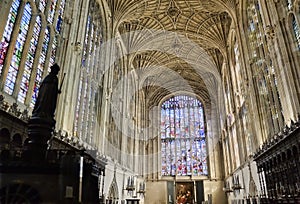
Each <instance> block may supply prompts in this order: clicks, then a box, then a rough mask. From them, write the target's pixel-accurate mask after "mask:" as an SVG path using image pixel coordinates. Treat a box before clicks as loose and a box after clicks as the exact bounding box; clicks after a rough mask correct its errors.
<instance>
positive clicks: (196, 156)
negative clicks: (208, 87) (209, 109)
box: [161, 96, 208, 176]
mask: <svg viewBox="0 0 300 204" xmlns="http://www.w3.org/2000/svg"><path fill="white" fill-rule="evenodd" d="M204 122H205V121H204V109H203V106H202V104H201V102H200V101H199V100H197V99H196V98H193V97H190V96H175V97H172V98H170V99H169V100H167V101H165V102H164V103H163V104H162V106H161V157H162V170H161V173H162V175H163V176H175V175H177V176H185V175H193V176H200V175H207V174H208V172H207V153H206V139H205V124H204Z"/></svg>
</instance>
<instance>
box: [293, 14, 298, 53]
mask: <svg viewBox="0 0 300 204" xmlns="http://www.w3.org/2000/svg"><path fill="white" fill-rule="evenodd" d="M292 25H293V30H294V36H295V39H296V43H297V47H298V49H300V30H299V26H298V24H297V21H296V18H295V16H294V15H292Z"/></svg>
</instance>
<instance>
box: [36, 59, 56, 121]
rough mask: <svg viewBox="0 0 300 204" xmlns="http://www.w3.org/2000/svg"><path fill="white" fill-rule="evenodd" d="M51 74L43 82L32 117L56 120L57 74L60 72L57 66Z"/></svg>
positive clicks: (53, 67) (52, 67) (52, 68)
mask: <svg viewBox="0 0 300 204" xmlns="http://www.w3.org/2000/svg"><path fill="white" fill-rule="evenodd" d="M50 69H51V71H50V73H49V74H48V75H47V76H46V77H45V79H44V80H43V81H42V84H41V86H40V88H39V93H38V97H37V100H36V103H35V106H34V108H33V111H32V117H37V118H43V119H46V120H49V121H53V120H54V112H55V109H56V103H57V95H58V94H59V93H60V91H59V90H58V78H57V74H58V72H59V70H60V68H59V66H58V65H57V64H54V65H52V66H51V67H50Z"/></svg>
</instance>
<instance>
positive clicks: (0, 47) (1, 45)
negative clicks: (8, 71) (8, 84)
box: [0, 0, 20, 74]
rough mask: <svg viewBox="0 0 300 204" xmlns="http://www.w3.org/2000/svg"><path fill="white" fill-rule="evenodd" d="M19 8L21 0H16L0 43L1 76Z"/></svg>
mask: <svg viewBox="0 0 300 204" xmlns="http://www.w3.org/2000/svg"><path fill="white" fill-rule="evenodd" d="M19 7H20V0H14V1H13V3H12V6H11V7H10V10H9V14H8V20H7V22H6V26H5V29H4V33H3V37H2V39H1V42H0V74H1V73H2V68H3V65H4V59H5V57H6V53H7V49H8V45H9V43H10V39H11V34H12V31H13V29H14V26H15V22H16V18H17V14H18V9H19Z"/></svg>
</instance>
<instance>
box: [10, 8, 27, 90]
mask: <svg viewBox="0 0 300 204" xmlns="http://www.w3.org/2000/svg"><path fill="white" fill-rule="evenodd" d="M30 20H31V6H30V3H26V5H25V8H24V13H23V16H22V19H21V24H20V29H19V34H18V37H17V41H16V45H15V48H14V52H13V56H12V59H11V64H10V67H9V70H8V75H7V78H6V82H5V87H4V91H5V92H6V93H8V94H10V95H11V94H12V93H13V90H14V86H15V82H16V78H17V74H18V70H19V66H20V62H21V57H22V52H23V48H24V44H25V41H26V37H27V32H28V28H29V24H30Z"/></svg>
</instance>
